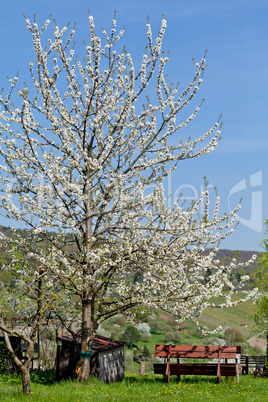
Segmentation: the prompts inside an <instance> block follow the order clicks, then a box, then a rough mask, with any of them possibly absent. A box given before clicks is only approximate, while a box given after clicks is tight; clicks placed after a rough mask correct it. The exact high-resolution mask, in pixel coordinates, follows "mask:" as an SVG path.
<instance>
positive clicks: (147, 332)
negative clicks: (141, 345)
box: [137, 322, 151, 336]
mask: <svg viewBox="0 0 268 402" xmlns="http://www.w3.org/2000/svg"><path fill="white" fill-rule="evenodd" d="M137 329H138V330H139V331H140V332H141V333H142V334H145V335H149V336H151V332H150V330H151V328H150V325H149V324H147V323H146V322H142V323H140V324H138V325H137Z"/></svg>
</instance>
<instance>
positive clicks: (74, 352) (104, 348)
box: [56, 335, 125, 383]
mask: <svg viewBox="0 0 268 402" xmlns="http://www.w3.org/2000/svg"><path fill="white" fill-rule="evenodd" d="M80 349H81V337H80V336H79V335H76V341H74V339H73V337H71V336H61V337H57V360H56V380H57V381H61V380H63V379H67V378H74V377H75V368H76V364H77V362H78V360H79V356H80ZM124 372H125V369H124V342H122V341H118V340H116V339H111V338H107V337H104V336H100V335H96V336H95V337H94V340H93V345H92V352H91V356H90V374H91V375H96V376H97V377H98V379H99V380H101V381H104V382H106V383H110V382H114V381H121V380H122V379H123V377H124Z"/></svg>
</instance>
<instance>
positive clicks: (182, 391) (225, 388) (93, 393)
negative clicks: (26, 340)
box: [0, 372, 268, 402]
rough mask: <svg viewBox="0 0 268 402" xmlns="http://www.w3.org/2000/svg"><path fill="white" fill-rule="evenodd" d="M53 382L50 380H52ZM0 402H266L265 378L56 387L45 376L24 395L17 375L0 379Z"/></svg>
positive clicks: (134, 378)
mask: <svg viewBox="0 0 268 402" xmlns="http://www.w3.org/2000/svg"><path fill="white" fill-rule="evenodd" d="M51 380H52V381H51ZM0 391H1V392H0V401H1V402H2V401H8V402H10V401H38V402H42V401H57V402H61V401H63V402H71V401H72V402H76V401H77V402H78V401H81V402H82V401H94V402H95V401H96V402H100V401H107V402H108V401H147V402H150V401H162V400H164V401H177V400H178V401H187V402H189V401H198V402H199V401H207V400H214V401H227V400H228V401H243V402H244V401H255V400H258V401H267V400H268V379H265V378H254V377H253V376H252V375H247V376H246V375H243V376H240V381H239V383H236V381H235V380H234V379H233V378H223V379H222V382H221V384H217V383H216V378H214V377H190V376H188V377H187V376H185V377H182V380H181V381H180V382H178V381H177V378H176V377H174V376H173V377H171V382H170V384H167V383H166V382H165V381H164V380H163V378H162V376H153V375H149V376H144V377H141V376H139V375H137V374H133V373H130V372H127V373H126V376H125V378H124V380H123V381H122V382H120V383H114V384H105V383H103V382H98V380H97V379H96V378H91V379H90V381H89V382H88V383H84V384H81V383H78V382H71V381H66V382H61V383H59V384H56V383H54V382H53V377H51V378H50V379H49V378H48V377H47V376H46V375H45V374H44V376H43V377H42V375H40V376H39V377H35V378H34V377H33V378H32V393H31V394H30V395H28V396H24V395H23V394H22V390H21V380H20V377H19V376H10V375H6V376H4V375H2V376H0Z"/></svg>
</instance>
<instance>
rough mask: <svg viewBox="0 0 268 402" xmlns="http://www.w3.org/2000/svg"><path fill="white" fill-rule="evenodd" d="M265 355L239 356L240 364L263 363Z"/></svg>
mask: <svg viewBox="0 0 268 402" xmlns="http://www.w3.org/2000/svg"><path fill="white" fill-rule="evenodd" d="M265 359H266V356H244V355H243V356H241V357H240V362H241V363H242V364H244V363H249V364H265Z"/></svg>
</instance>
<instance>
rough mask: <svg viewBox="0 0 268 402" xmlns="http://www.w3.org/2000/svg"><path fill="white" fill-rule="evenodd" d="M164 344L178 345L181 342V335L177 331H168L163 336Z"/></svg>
mask: <svg viewBox="0 0 268 402" xmlns="http://www.w3.org/2000/svg"><path fill="white" fill-rule="evenodd" d="M165 341H166V343H175V344H179V343H180V342H181V334H180V332H179V331H175V330H170V331H168V332H166V334H165Z"/></svg>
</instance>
